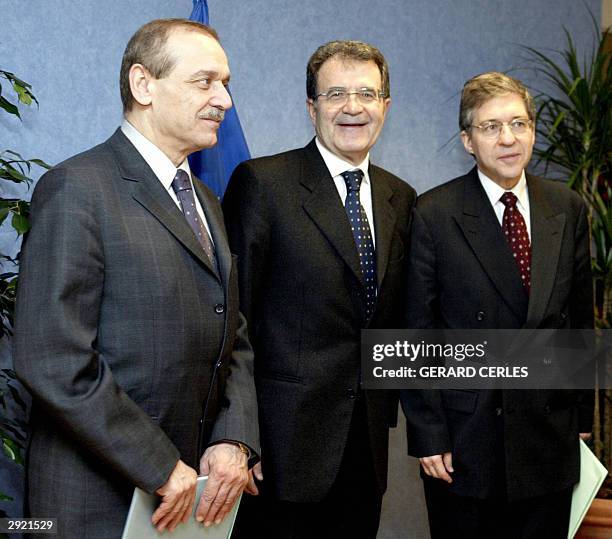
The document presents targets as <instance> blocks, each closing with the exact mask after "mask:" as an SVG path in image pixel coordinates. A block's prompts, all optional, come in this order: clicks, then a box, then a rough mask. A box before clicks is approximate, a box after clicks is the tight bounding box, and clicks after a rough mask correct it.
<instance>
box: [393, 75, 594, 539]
mask: <svg viewBox="0 0 612 539" xmlns="http://www.w3.org/2000/svg"><path fill="white" fill-rule="evenodd" d="M459 124H460V127H461V140H462V142H463V145H464V146H465V149H466V150H467V151H468V152H469V153H471V154H472V155H473V156H474V158H475V160H476V166H475V167H474V168H473V169H472V170H471V171H470V172H469V173H468V174H466V175H465V176H461V177H459V178H456V179H454V180H452V181H450V182H448V183H445V184H444V185H441V186H439V187H437V188H435V189H432V190H431V191H429V192H427V193H425V194H424V195H422V196H421V197H419V200H418V203H417V208H416V210H415V212H414V221H413V229H412V236H411V237H412V250H411V260H410V264H409V272H408V274H407V280H408V294H407V296H406V310H407V318H408V326H409V327H410V328H452V329H461V328H465V329H476V328H483V329H484V328H490V329H519V328H536V329H537V328H592V327H593V303H592V285H591V275H590V257H589V243H588V242H589V236H588V225H587V213H586V208H585V205H584V203H583V202H582V200H581V198H580V197H579V196H578V195H577V194H576V193H574V192H572V191H570V190H569V189H568V188H567V186H565V185H564V184H562V183H558V182H552V181H548V180H544V179H541V178H537V177H535V176H531V175H529V174H526V173H525V167H526V166H527V164H528V163H529V160H530V158H531V153H532V149H533V144H534V141H535V109H534V104H533V100H532V98H531V96H530V95H529V93H528V91H527V89H526V88H525V86H524V85H523V84H522V83H521V82H520V81H518V80H516V79H513V78H511V77H508V76H506V75H504V74H502V73H495V72H491V73H485V74H482V75H479V76H477V77H474V78H473V79H471V80H469V81H468V82H467V83H466V84H465V86H464V88H463V93H462V96H461V108H460V114H459ZM588 395H589V392H587V394H586V396H585V395H584V394H582V393H581V392H569V391H561V390H500V389H497V390H495V389H491V390H474V391H468V390H461V391H460V390H451V389H449V390H436V391H434V390H429V391H407V392H405V393H403V394H402V404H403V406H404V410H405V413H406V418H407V423H408V442H409V443H408V445H409V453H410V454H411V455H413V456H416V457H419V458H420V460H421V464H422V468H423V471H424V474H423V477H424V486H425V495H426V501H427V507H428V512H429V522H430V527H431V532H432V537H433V538H434V539H438V538H451V537H452V538H453V539H455V538H463V537H465V538H468V537H469V538H490V537H507V538H512V539H517V538H543V537H546V538H549V539H550V538H565V537H567V529H568V523H569V508H570V501H571V494H572V487H573V485H574V484H575V483H576V482H577V481H578V478H579V464H580V462H579V443H578V441H579V433H584V434H580V436H582V437H587V436H588V434H586V433H588V432H589V431H590V429H591V421H592V413H593V410H592V406H591V404H590V403H589V399H588ZM585 397H586V398H585Z"/></svg>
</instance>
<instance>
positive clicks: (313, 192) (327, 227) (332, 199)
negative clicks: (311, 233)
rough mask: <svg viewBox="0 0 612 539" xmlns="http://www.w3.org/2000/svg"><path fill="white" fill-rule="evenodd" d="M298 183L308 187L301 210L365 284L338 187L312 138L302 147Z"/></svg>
mask: <svg viewBox="0 0 612 539" xmlns="http://www.w3.org/2000/svg"><path fill="white" fill-rule="evenodd" d="M304 152H305V158H304V159H303V161H302V169H301V171H300V174H299V181H300V184H301V185H302V186H303V187H305V188H306V189H307V190H308V191H309V195H307V197H306V200H305V201H304V204H303V207H304V211H306V213H307V214H308V215H309V217H310V218H311V219H312V220H313V222H314V223H315V224H316V225H317V227H318V228H319V230H321V232H322V233H323V235H324V236H325V237H326V238H327V240H328V241H329V243H331V245H332V246H333V247H334V249H335V250H336V251H337V253H338V255H339V256H340V258H342V260H343V261H344V262H345V263H346V265H347V266H348V267H349V268H350V269H351V271H352V273H353V274H354V275H355V277H356V278H357V279H358V280H359V282H360V283H361V284H362V286H365V284H364V281H363V275H362V273H361V267H360V266H359V255H358V254H357V248H356V247H355V240H354V238H353V233H352V232H351V226H350V224H349V221H348V218H347V217H346V212H345V210H344V206H343V205H342V201H341V200H340V197H339V196H338V190H337V189H336V186H335V184H334V181H333V179H332V177H331V176H330V175H329V170H328V169H327V166H325V161H323V158H322V157H321V154H320V153H319V150H318V149H317V147H316V144H315V142H314V139H313V140H312V141H311V142H310V144H308V146H306V148H304Z"/></svg>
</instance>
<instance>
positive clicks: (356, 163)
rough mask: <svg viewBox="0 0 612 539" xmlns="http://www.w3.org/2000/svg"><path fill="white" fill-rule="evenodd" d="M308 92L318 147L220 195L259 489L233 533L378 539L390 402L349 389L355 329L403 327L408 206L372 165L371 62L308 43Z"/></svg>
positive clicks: (379, 75)
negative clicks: (258, 456) (249, 346)
mask: <svg viewBox="0 0 612 539" xmlns="http://www.w3.org/2000/svg"><path fill="white" fill-rule="evenodd" d="M306 87H307V95H308V100H307V106H308V111H309V114H310V118H311V120H312V122H313V124H314V127H315V131H316V138H315V139H314V140H312V141H311V142H310V143H309V144H308V145H307V146H306V147H305V148H302V149H297V150H293V151H289V152H286V153H282V154H279V155H275V156H272V157H264V158H260V159H254V160H251V161H247V162H245V163H242V164H241V165H240V166H239V167H238V168H237V169H236V171H235V172H234V174H233V176H232V179H231V181H230V184H229V187H228V190H227V192H226V194H225V198H224V212H225V215H226V226H227V227H228V234H229V237H230V245H231V248H232V251H233V252H234V253H236V254H237V255H238V257H239V258H238V260H239V262H238V265H239V270H240V271H239V278H240V303H241V308H242V309H243V312H244V313H245V316H246V318H247V321H248V322H249V325H250V324H252V326H249V327H250V329H249V333H250V337H251V339H252V342H253V347H254V352H255V383H256V387H257V392H258V404H259V418H260V429H261V432H262V467H263V475H264V476H265V479H264V481H263V483H262V490H263V492H262V498H261V499H246V500H245V501H244V504H245V505H244V511H242V509H241V513H242V514H240V515H239V520H240V526H239V531H240V533H237V534H236V535H240V536H245V537H250V535H249V530H251V529H255V528H257V529H260V531H261V532H262V533H263V535H265V536H266V537H283V538H288V537H308V538H312V537H361V538H367V537H375V536H376V530H377V528H378V522H379V518H380V506H381V499H382V494H383V493H384V491H385V488H386V477H387V445H388V428H389V426H390V425H393V424H394V423H395V421H396V410H397V397H396V396H395V395H394V394H393V393H391V392H385V391H379V392H368V391H363V390H362V389H361V384H360V332H361V329H362V328H366V327H370V328H372V327H373V328H380V327H395V326H397V324H398V323H399V321H400V315H401V307H402V305H401V287H402V283H403V282H404V278H403V276H404V271H405V262H406V259H407V246H408V225H409V221H410V213H411V209H412V206H413V203H414V201H415V193H414V190H413V189H412V188H411V187H409V186H408V185H407V184H406V183H404V182H403V181H402V180H400V179H399V178H397V177H396V176H394V175H392V174H390V173H388V172H386V171H385V170H383V169H381V168H378V167H376V166H374V165H372V164H371V163H370V160H369V150H370V148H372V146H373V145H374V143H375V142H376V139H377V138H378V135H379V133H380V131H381V129H382V127H383V123H384V120H385V116H386V113H387V110H388V108H389V105H390V98H389V76H388V67H387V63H386V61H385V59H384V57H383V56H382V54H381V53H380V51H379V50H378V49H376V48H374V47H372V46H370V45H368V44H365V43H361V42H357V41H335V42H331V43H328V44H326V45H323V46H321V47H320V48H319V49H318V50H317V51H316V52H315V53H314V54H313V56H312V57H311V58H310V61H309V63H308V68H307V82H306Z"/></svg>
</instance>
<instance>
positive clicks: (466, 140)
mask: <svg viewBox="0 0 612 539" xmlns="http://www.w3.org/2000/svg"><path fill="white" fill-rule="evenodd" d="M461 142H462V143H463V147H464V148H465V151H466V152H468V153H471V154H472V155H474V148H473V147H472V137H471V136H470V134H469V133H468V132H467V131H461Z"/></svg>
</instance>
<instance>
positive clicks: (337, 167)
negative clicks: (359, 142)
mask: <svg viewBox="0 0 612 539" xmlns="http://www.w3.org/2000/svg"><path fill="white" fill-rule="evenodd" d="M315 143H316V145H317V148H318V149H319V153H320V154H321V157H322V158H323V161H325V165H326V166H327V169H328V170H329V173H330V174H331V176H332V178H335V177H336V176H340V174H342V173H343V172H345V171H347V170H356V169H359V170H361V172H363V182H365V183H368V182H369V181H370V177H369V175H368V166H369V165H370V154H369V153H368V154H367V155H366V156H365V159H364V160H363V161H362V162H361V163H359V164H358V165H357V166H355V165H353V164H352V163H349V162H348V161H345V160H344V159H342V158H340V157H338V156H337V155H336V154H335V153H332V152H330V151H329V150H328V149H327V148H326V147H325V146H323V144H321V142H320V141H319V138H318V137H316V138H315Z"/></svg>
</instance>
